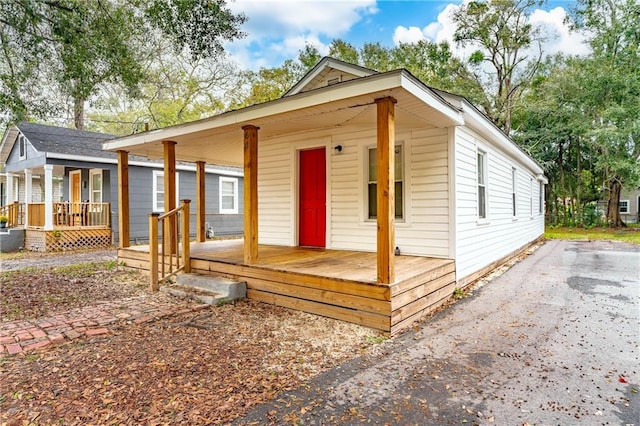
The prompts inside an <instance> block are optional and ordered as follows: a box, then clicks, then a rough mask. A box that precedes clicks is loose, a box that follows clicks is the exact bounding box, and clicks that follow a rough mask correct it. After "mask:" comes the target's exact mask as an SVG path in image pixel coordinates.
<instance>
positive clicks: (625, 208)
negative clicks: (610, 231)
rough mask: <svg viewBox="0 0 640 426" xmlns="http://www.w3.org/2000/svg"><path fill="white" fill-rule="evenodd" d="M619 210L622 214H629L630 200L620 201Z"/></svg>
mask: <svg viewBox="0 0 640 426" xmlns="http://www.w3.org/2000/svg"><path fill="white" fill-rule="evenodd" d="M618 210H619V211H620V213H621V214H629V200H620V202H619V203H618Z"/></svg>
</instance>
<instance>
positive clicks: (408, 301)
mask: <svg viewBox="0 0 640 426" xmlns="http://www.w3.org/2000/svg"><path fill="white" fill-rule="evenodd" d="M243 250H244V243H243V240H241V239H235V240H219V241H207V242H193V243H191V245H190V256H191V268H192V270H193V271H194V272H197V273H201V274H209V275H221V276H226V277H230V278H237V279H242V280H245V281H246V282H247V289H248V293H247V294H248V297H250V298H253V299H256V300H260V301H263V302H266V303H272V304H276V305H279V306H285V307H289V308H293V309H299V310H302V311H305V312H311V313H314V314H317V315H323V316H328V317H331V318H336V319H340V320H345V321H350V322H354V323H357V324H361V325H365V326H367V327H371V328H375V329H378V330H383V331H386V332H388V333H390V334H395V333H397V332H398V331H400V330H402V329H403V328H406V327H408V326H410V325H411V322H412V321H414V320H417V319H419V318H420V317H422V316H423V315H425V314H426V313H428V312H429V311H430V310H431V309H433V307H434V306H437V305H439V304H440V303H441V301H442V300H443V299H446V298H447V297H448V296H449V295H450V294H451V293H452V292H453V290H454V288H455V264H454V262H453V260H450V259H435V258H427V257H419V256H406V255H401V256H396V257H395V259H394V261H395V272H396V273H395V277H396V279H395V281H394V283H392V284H380V283H377V282H376V276H377V264H376V261H377V257H376V253H370V252H356V251H346V250H324V249H314V248H303V247H281V246H271V245H260V246H259V247H258V259H257V261H256V262H255V263H254V264H251V265H247V264H245V263H244V251H243ZM148 251H149V248H148V246H134V247H129V248H126V249H120V250H119V251H118V258H119V260H121V261H123V262H124V263H125V264H127V266H129V267H132V268H139V269H143V270H144V269H145V264H146V267H147V269H148V259H149V254H148Z"/></svg>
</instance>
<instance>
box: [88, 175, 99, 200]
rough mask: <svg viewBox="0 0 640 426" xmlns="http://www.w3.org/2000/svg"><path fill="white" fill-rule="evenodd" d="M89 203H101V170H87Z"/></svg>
mask: <svg viewBox="0 0 640 426" xmlns="http://www.w3.org/2000/svg"><path fill="white" fill-rule="evenodd" d="M89 201H91V202H92V203H101V202H102V170H100V169H92V170H89Z"/></svg>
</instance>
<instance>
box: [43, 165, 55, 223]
mask: <svg viewBox="0 0 640 426" xmlns="http://www.w3.org/2000/svg"><path fill="white" fill-rule="evenodd" d="M52 229H53V164H45V165H44V230H45V231H50V230H52Z"/></svg>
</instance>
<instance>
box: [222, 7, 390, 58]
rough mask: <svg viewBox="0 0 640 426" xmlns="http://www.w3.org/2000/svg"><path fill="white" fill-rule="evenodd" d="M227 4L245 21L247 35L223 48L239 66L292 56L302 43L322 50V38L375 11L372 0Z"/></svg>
mask: <svg viewBox="0 0 640 426" xmlns="http://www.w3.org/2000/svg"><path fill="white" fill-rule="evenodd" d="M228 6H229V8H230V9H231V10H232V11H233V12H234V13H240V12H242V13H244V14H245V15H246V16H247V18H248V20H247V22H246V23H245V25H244V26H243V30H244V31H245V32H246V33H247V37H246V38H244V39H242V40H238V41H234V42H233V43H229V44H228V45H227V46H226V48H227V50H228V51H229V52H230V53H231V55H232V56H234V57H235V58H236V59H237V61H238V62H239V63H240V65H241V66H242V67H244V68H251V69H256V68H258V67H259V66H277V65H279V64H280V63H282V62H283V60H284V59H287V58H295V57H297V54H298V51H299V50H300V49H302V48H303V47H304V46H305V44H306V43H310V44H313V45H314V46H316V47H317V48H318V49H319V50H320V52H321V53H326V52H327V51H328V49H327V46H326V44H325V43H323V42H322V39H323V38H325V39H333V38H338V37H340V36H342V35H344V34H346V33H347V32H348V31H349V30H350V29H351V27H352V26H353V25H355V24H356V23H357V22H359V21H360V20H361V19H363V18H364V17H366V16H369V15H372V14H375V13H377V12H378V9H377V7H376V1H375V0H332V1H326V0H325V1H322V0H305V1H296V0H268V1H264V0H236V1H234V2H230V3H228Z"/></svg>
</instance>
